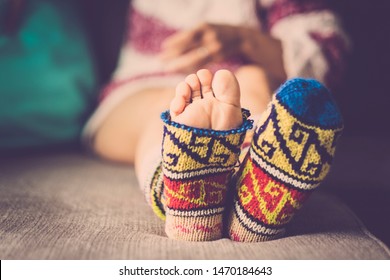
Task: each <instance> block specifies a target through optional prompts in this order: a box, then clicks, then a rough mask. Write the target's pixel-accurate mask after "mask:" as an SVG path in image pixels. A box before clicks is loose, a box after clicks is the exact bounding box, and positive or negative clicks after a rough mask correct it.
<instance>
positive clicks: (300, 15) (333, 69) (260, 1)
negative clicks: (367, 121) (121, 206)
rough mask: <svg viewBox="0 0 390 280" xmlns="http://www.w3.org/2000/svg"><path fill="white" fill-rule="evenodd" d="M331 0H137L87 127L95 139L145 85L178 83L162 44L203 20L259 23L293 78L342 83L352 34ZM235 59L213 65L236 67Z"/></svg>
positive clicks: (238, 62) (86, 137)
mask: <svg viewBox="0 0 390 280" xmlns="http://www.w3.org/2000/svg"><path fill="white" fill-rule="evenodd" d="M327 3H328V1H326V0H133V1H131V5H130V10H129V16H128V26H127V34H125V38H124V43H123V46H122V49H121V53H120V58H119V63H118V66H117V68H116V70H115V72H114V74H113V76H112V79H111V82H110V83H109V84H108V85H107V86H106V87H105V88H104V89H103V90H102V92H101V96H100V106H99V107H98V108H97V110H96V111H95V113H94V114H93V115H92V117H91V118H90V120H89V121H88V123H87V125H86V127H85V129H84V133H83V134H84V135H83V136H84V140H87V141H88V142H89V141H90V140H92V138H93V136H94V134H95V132H96V130H97V129H98V127H99V126H100V124H101V123H102V121H103V120H104V119H105V118H106V116H107V115H108V114H109V112H110V111H111V110H112V109H113V108H114V107H115V106H116V105H118V103H119V102H121V101H122V100H124V99H125V98H126V97H127V96H129V95H131V94H134V93H136V92H139V91H141V90H143V89H146V88H150V87H153V88H158V87H175V86H176V84H177V83H178V82H180V81H181V80H182V79H183V77H184V76H183V75H182V74H177V73H169V72H165V71H164V67H163V66H164V65H163V64H162V62H161V61H160V60H159V59H158V58H157V55H158V54H159V52H160V46H161V43H162V42H163V40H164V39H165V38H167V37H168V36H169V35H172V34H173V33H175V32H177V31H180V30H185V29H191V28H194V27H195V26H197V25H199V24H200V23H202V22H207V23H215V24H229V25H239V26H247V27H255V28H258V29H259V30H262V31H265V32H269V33H270V34H271V35H272V36H273V37H275V38H277V39H279V40H281V42H282V47H283V63H284V68H285V71H286V73H287V76H288V78H292V77H297V76H300V77H313V78H316V79H317V80H319V81H321V82H323V83H324V84H326V85H328V86H332V85H335V84H337V83H338V82H339V79H340V77H341V73H342V71H343V67H344V59H345V54H346V52H347V50H348V45H349V43H348V38H347V36H346V35H345V32H344V31H343V29H342V27H341V24H340V21H339V19H338V17H337V15H335V13H334V12H333V11H332V10H331V9H329V7H328V6H327ZM242 63H243V62H242V61H241V60H240V59H235V58H232V59H230V60H228V61H225V62H223V63H218V64H212V65H208V68H210V69H211V70H217V69H221V68H225V69H230V70H235V69H237V68H238V67H239V66H240V65H242Z"/></svg>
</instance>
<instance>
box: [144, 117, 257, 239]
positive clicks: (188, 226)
mask: <svg viewBox="0 0 390 280" xmlns="http://www.w3.org/2000/svg"><path fill="white" fill-rule="evenodd" d="M248 116H249V111H247V110H243V124H242V125H241V126H240V127H239V128H237V129H232V130H227V131H214V130H208V129H197V128H192V127H188V126H186V125H181V124H178V123H175V122H173V121H171V120H170V115H169V112H164V113H163V114H162V119H163V121H164V123H165V126H164V138H163V145H162V157H163V160H162V173H163V193H162V192H161V190H159V189H161V187H152V191H151V196H152V197H154V198H153V201H155V202H154V205H156V207H154V209H155V212H156V213H159V214H160V216H162V215H161V214H162V207H161V205H163V208H164V211H165V231H166V233H167V235H168V237H170V238H173V239H181V240H188V241H207V240H215V239H219V238H221V237H222V229H223V226H222V216H223V212H224V208H225V199H226V192H227V185H228V182H229V180H230V178H231V175H232V173H233V170H234V167H235V166H236V164H237V162H238V156H239V153H240V147H241V144H242V142H243V140H244V136H245V132H246V130H248V129H250V128H251V127H252V121H251V120H248ZM160 178H161V172H159V171H156V175H155V179H154V181H155V183H156V184H155V185H156V186H157V185H159V186H161V183H158V182H160V181H161V179H160ZM152 181H153V180H152ZM159 197H160V198H161V197H162V198H163V199H162V201H163V202H162V203H161V202H158V201H159ZM160 201H161V199H160ZM158 203H160V205H158ZM156 210H157V211H156Z"/></svg>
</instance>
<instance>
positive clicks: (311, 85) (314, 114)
mask: <svg viewBox="0 0 390 280" xmlns="http://www.w3.org/2000/svg"><path fill="white" fill-rule="evenodd" d="M276 99H278V100H279V102H280V103H281V104H283V105H284V107H286V108H287V109H288V110H289V112H291V113H292V114H293V115H295V116H296V117H298V118H299V119H300V120H301V121H303V122H305V123H308V124H312V125H315V126H317V125H319V126H321V127H329V128H331V127H339V126H342V117H341V114H340V110H339V109H338V107H337V105H336V103H335V101H334V99H333V97H332V95H331V93H330V92H329V91H328V89H327V88H325V87H324V86H323V85H322V84H321V83H320V82H318V81H316V80H313V79H302V78H296V79H292V80H289V81H288V82H286V83H285V84H284V85H283V86H281V87H280V88H279V90H278V91H277V93H276Z"/></svg>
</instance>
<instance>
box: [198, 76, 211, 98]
mask: <svg viewBox="0 0 390 280" xmlns="http://www.w3.org/2000/svg"><path fill="white" fill-rule="evenodd" d="M196 75H197V76H198V79H199V82H200V84H201V91H202V96H203V98H209V97H214V94H213V90H212V88H211V83H212V81H213V74H212V73H211V72H210V70H207V69H201V70H199V71H198V72H196Z"/></svg>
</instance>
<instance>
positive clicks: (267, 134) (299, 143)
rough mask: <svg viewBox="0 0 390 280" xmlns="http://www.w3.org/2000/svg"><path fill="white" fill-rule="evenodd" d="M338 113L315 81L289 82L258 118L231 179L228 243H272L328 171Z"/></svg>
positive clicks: (337, 131)
mask: <svg viewBox="0 0 390 280" xmlns="http://www.w3.org/2000/svg"><path fill="white" fill-rule="evenodd" d="M342 128H343V124H342V118H341V115H340V113H339V111H338V109H337V107H336V105H335V103H334V101H333V99H332V97H331V95H330V93H329V92H328V90H327V89H326V88H325V87H324V86H322V85H321V84H320V83H319V82H317V81H315V80H306V79H301V78H297V79H293V80H290V81H288V82H286V83H285V84H284V85H283V86H282V87H281V88H280V89H279V90H278V92H277V93H276V94H275V96H274V97H273V100H272V102H271V103H270V106H269V107H268V109H267V111H266V112H265V113H264V114H263V117H262V118H261V119H260V120H259V125H258V127H257V128H256V131H255V134H254V137H253V141H252V144H251V148H250V150H249V153H248V154H247V156H246V158H245V160H244V162H243V163H242V165H241V167H240V170H239V171H238V172H237V174H236V175H235V180H236V186H237V191H236V197H235V200H234V205H233V210H232V211H231V213H230V219H229V224H228V232H229V236H230V238H231V239H232V240H235V241H242V242H257V241H265V240H271V239H276V238H279V237H280V236H282V235H283V234H284V232H285V225H286V224H287V223H288V222H289V221H290V220H291V218H292V217H293V215H294V214H295V213H296V211H297V210H298V209H299V208H301V206H302V205H303V203H304V201H305V200H306V199H307V197H308V196H309V194H310V193H311V192H312V191H313V190H314V189H315V188H316V187H317V186H318V185H319V184H320V183H321V182H322V180H323V179H324V178H325V176H326V174H327V173H328V171H329V168H330V165H331V162H332V159H333V155H334V152H335V148H336V147H335V146H336V140H337V138H338V136H339V135H340V134H341V131H342Z"/></svg>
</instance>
